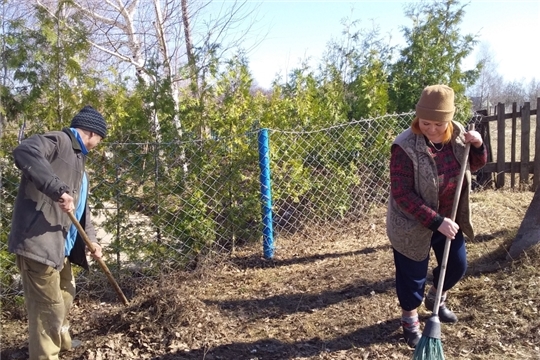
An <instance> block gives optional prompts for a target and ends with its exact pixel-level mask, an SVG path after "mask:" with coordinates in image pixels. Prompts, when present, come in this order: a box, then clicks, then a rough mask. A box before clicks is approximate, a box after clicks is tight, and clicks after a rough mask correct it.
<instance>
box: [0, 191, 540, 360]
mask: <svg viewBox="0 0 540 360" xmlns="http://www.w3.org/2000/svg"><path fill="white" fill-rule="evenodd" d="M532 196H533V194H532V193H530V192H509V191H494V190H488V191H483V192H478V193H474V194H473V196H472V201H473V204H472V207H473V216H474V218H473V221H474V224H475V226H476V230H477V234H478V235H477V238H476V239H475V240H474V241H472V242H469V244H468V252H469V262H470V264H469V270H468V273H467V275H466V277H465V278H464V279H463V280H462V281H461V282H460V283H459V284H458V285H457V286H456V287H455V288H454V289H453V291H451V293H450V297H449V300H448V303H449V307H451V308H452V309H453V310H454V311H455V312H456V313H457V314H458V316H459V318H460V321H459V322H458V323H457V324H455V325H442V344H443V349H444V353H445V356H446V359H448V360H452V359H490V360H498V359H520V360H526V359H540V316H539V313H538V308H539V302H540V249H539V248H533V249H531V250H530V251H529V252H528V253H527V255H526V256H524V257H522V258H520V259H516V260H514V261H507V260H506V255H507V252H506V250H507V249H508V247H509V246H510V244H511V242H512V240H513V239H514V237H515V235H516V233H517V230H518V228H519V226H520V224H521V221H522V219H523V216H524V214H525V211H526V210H527V208H528V206H529V203H530V201H531V199H532ZM385 211H386V210H385V209H384V208H381V209H375V210H374V211H372V212H371V213H370V214H368V215H367V216H366V218H365V221H362V223H356V224H342V225H341V226H340V227H338V228H339V229H340V231H333V230H332V231H330V229H328V228H326V229H320V228H319V229H314V228H311V229H309V230H307V229H303V230H301V231H299V232H298V233H297V234H295V235H294V236H288V237H279V238H278V239H277V246H278V247H277V249H276V255H275V258H274V259H273V260H264V259H262V257H261V252H262V251H261V246H260V245H256V246H252V247H249V248H243V249H239V250H237V252H236V253H235V255H234V256H232V257H229V258H228V259H226V260H222V261H218V262H217V261H216V259H210V260H208V261H207V262H205V263H204V264H199V266H198V267H197V269H196V270H195V271H193V272H190V273H181V274H175V275H174V276H167V277H164V276H162V277H156V278H153V279H150V278H148V277H140V278H131V279H121V281H119V283H120V284H121V286H122V288H123V289H125V290H124V291H125V292H126V295H127V296H128V298H129V299H130V304H129V306H127V307H124V306H123V305H122V304H121V303H120V302H119V301H117V299H116V298H115V295H114V292H113V293H112V295H110V294H105V295H104V296H102V297H101V298H100V299H99V300H98V299H96V297H95V296H87V294H86V293H85V292H84V291H83V292H81V293H79V296H78V298H77V300H76V304H75V306H74V308H73V311H72V313H71V321H72V334H73V337H74V338H77V339H80V340H81V341H82V342H83V344H82V346H81V347H79V348H77V349H75V350H73V351H72V352H68V353H66V354H63V355H62V357H61V358H62V359H86V360H105V359H153V360H157V359H162V360H170V359H206V360H218V359H224V360H228V359H230V360H236V359H252V360H256V359H258V360H263V359H265V360H271V359H272V360H274V359H275V360H285V359H291V360H292V359H295V360H296V359H298V360H299V359H336V360H337V359H366V360H367V359H411V358H412V349H410V348H409V347H407V345H406V344H405V343H404V341H403V338H402V336H401V329H400V324H399V316H400V310H399V307H398V303H397V299H396V296H395V290H394V277H393V271H394V269H393V260H392V252H391V248H390V246H389V243H388V240H387V238H386V233H385ZM107 298H108V301H107V300H104V299H107ZM429 315H430V313H429V312H427V311H426V310H425V309H421V316H422V319H423V320H424V321H425V320H426V319H427V317H428V316H429ZM26 331H27V327H26V318H25V314H24V310H22V309H21V307H20V306H18V307H17V306H4V309H3V310H2V338H1V347H2V349H1V353H0V357H1V359H6V360H7V359H24V358H26V356H27V343H26Z"/></svg>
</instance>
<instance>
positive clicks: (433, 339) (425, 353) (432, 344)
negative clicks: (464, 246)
mask: <svg viewBox="0 0 540 360" xmlns="http://www.w3.org/2000/svg"><path fill="white" fill-rule="evenodd" d="M469 130H474V125H471V126H469ZM470 147H471V143H467V144H466V145H465V154H464V155H463V160H462V162H461V168H460V171H459V177H458V182H457V188H456V194H455V195H454V202H453V204H452V214H451V219H452V221H455V220H456V214H457V208H458V204H459V196H460V194H461V188H462V187H463V179H464V178H465V171H466V170H467V162H468V160H469V149H470ZM451 241H452V239H450V238H449V237H447V238H446V242H445V244H444V252H443V257H442V261H441V272H440V274H439V286H438V287H437V293H436V294H435V303H434V305H433V313H432V315H431V316H430V317H429V319H428V320H427V321H426V326H425V327H424V331H423V332H422V337H421V338H420V341H419V342H418V344H417V345H416V347H415V349H414V353H413V360H444V351H443V348H442V343H441V321H440V320H439V305H440V304H441V297H442V292H443V290H442V289H443V284H444V277H445V275H446V265H447V263H448V254H449V252H450V245H451Z"/></svg>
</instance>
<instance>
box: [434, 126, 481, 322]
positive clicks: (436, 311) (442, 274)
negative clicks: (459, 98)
mask: <svg viewBox="0 0 540 360" xmlns="http://www.w3.org/2000/svg"><path fill="white" fill-rule="evenodd" d="M469 130H474V125H473V124H471V125H470V126H469ZM470 148H471V143H467V144H466V145H465V153H464V154H463V160H462V161H461V168H460V171H459V176H458V181H457V187H456V194H455V195H454V203H453V204H452V214H451V215H450V218H451V219H452V221H455V220H456V214H457V208H458V205H459V198H460V195H461V188H462V187H463V179H464V178H465V172H466V171H467V162H468V161H469V151H470ZM451 241H452V239H451V238H449V237H447V238H446V242H445V243H444V252H443V257H442V261H441V272H440V273H439V284H438V286H437V293H436V294H435V303H434V304H433V315H437V316H438V315H439V305H440V304H441V298H442V293H443V290H442V289H443V285H444V277H445V276H446V265H447V263H448V255H449V253H450V245H451Z"/></svg>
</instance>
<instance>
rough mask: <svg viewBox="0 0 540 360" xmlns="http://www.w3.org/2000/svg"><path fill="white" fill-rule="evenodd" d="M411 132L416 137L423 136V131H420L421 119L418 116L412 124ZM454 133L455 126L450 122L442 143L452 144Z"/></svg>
mask: <svg viewBox="0 0 540 360" xmlns="http://www.w3.org/2000/svg"><path fill="white" fill-rule="evenodd" d="M411 130H412V132H413V133H414V134H416V135H422V130H420V118H419V117H418V116H415V117H414V119H413V121H412V123H411ZM453 132H454V125H453V124H452V122H451V121H449V122H448V126H447V127H446V131H445V133H444V136H443V140H442V143H443V144H448V143H449V142H450V139H452V133H453Z"/></svg>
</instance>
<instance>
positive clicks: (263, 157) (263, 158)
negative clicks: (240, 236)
mask: <svg viewBox="0 0 540 360" xmlns="http://www.w3.org/2000/svg"><path fill="white" fill-rule="evenodd" d="M258 144H259V167H260V170H261V174H260V183H261V202H262V224H263V253H264V257H265V258H266V259H272V258H273V257H274V227H273V222H272V188H271V181H270V141H269V137H268V129H260V130H259V134H258Z"/></svg>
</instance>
